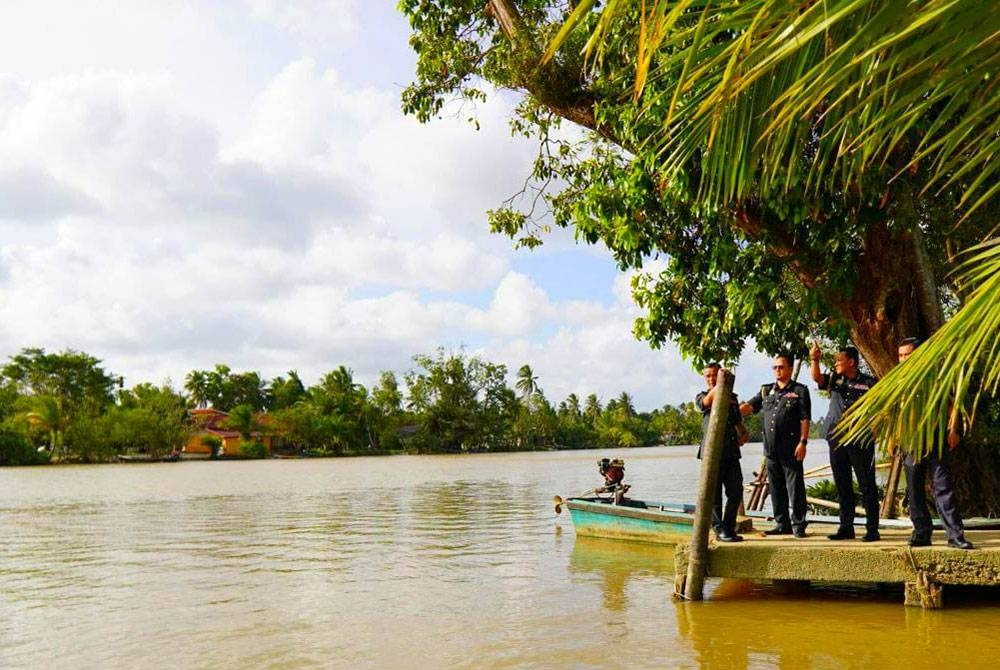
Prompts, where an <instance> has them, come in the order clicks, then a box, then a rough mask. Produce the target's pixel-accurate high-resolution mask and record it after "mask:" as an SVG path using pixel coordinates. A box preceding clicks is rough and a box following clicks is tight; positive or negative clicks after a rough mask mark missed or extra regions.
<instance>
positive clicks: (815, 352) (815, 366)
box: [809, 340, 826, 389]
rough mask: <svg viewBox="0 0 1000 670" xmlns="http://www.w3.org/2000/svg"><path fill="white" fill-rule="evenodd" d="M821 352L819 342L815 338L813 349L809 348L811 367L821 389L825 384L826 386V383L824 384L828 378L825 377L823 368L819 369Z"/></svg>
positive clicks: (814, 378)
mask: <svg viewBox="0 0 1000 670" xmlns="http://www.w3.org/2000/svg"><path fill="white" fill-rule="evenodd" d="M820 354H821V352H820V350H819V343H818V342H816V340H813V345H812V349H810V350H809V367H810V369H811V371H812V378H813V381H814V382H816V384H818V385H819V388H820V389H822V388H823V387H824V386H826V384H824V382H825V381H826V380H825V379H824V377H823V372H822V370H820V369H819V357H820Z"/></svg>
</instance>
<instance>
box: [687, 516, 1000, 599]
mask: <svg viewBox="0 0 1000 670" xmlns="http://www.w3.org/2000/svg"><path fill="white" fill-rule="evenodd" d="M831 532H832V531H831ZM966 537H967V539H968V540H969V541H970V542H972V543H973V544H975V546H976V549H973V550H971V551H964V550H961V549H954V548H952V547H949V546H948V545H947V539H946V538H945V536H944V533H942V532H935V533H934V537H933V542H934V544H933V545H931V546H929V547H916V548H914V547H910V546H908V544H907V539H908V538H909V533H907V532H905V531H883V532H882V540H881V541H879V542H870V543H866V542H860V541H858V540H842V541H832V540H829V539H827V537H826V532H825V531H823V532H818V531H812V532H810V533H809V535H808V536H807V537H805V538H802V539H798V538H793V537H792V536H790V535H782V536H776V537H768V536H763V535H761V534H760V533H759V532H754V533H750V534H746V535H744V538H745V540H744V541H743V542H739V543H732V544H729V543H712V545H711V546H710V548H709V552H708V554H709V556H708V566H707V567H708V576H710V577H730V578H737V579H753V580H773V581H778V582H781V581H796V582H802V581H821V582H856V583H868V584H872V583H889V584H892V583H897V584H898V583H902V584H904V585H906V601H907V602H906V604H907V605H919V606H923V607H925V608H934V607H940V606H941V605H942V587H943V586H944V585H948V584H966V585H978V586H1000V531H966ZM689 555H690V543H689V542H682V543H680V544H678V545H677V546H676V555H675V574H676V575H678V577H677V579H678V580H682V579H683V577H684V575H685V574H686V569H687V565H688V557H689ZM682 585H683V584H682V583H681V584H678V585H677V586H682ZM678 592H681V589H678Z"/></svg>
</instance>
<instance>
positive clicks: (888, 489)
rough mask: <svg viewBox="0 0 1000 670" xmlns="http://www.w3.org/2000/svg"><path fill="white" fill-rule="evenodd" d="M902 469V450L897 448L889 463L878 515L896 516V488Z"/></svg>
mask: <svg viewBox="0 0 1000 670" xmlns="http://www.w3.org/2000/svg"><path fill="white" fill-rule="evenodd" d="M902 471H903V452H902V451H900V450H899V449H897V450H896V453H894V454H893V455H892V462H891V463H890V464H889V477H888V478H887V479H886V482H885V497H884V498H882V508H881V509H880V510H879V516H881V517H882V518H883V519H895V518H896V514H897V510H896V490H897V489H898V488H899V475H900V473H901V472H902Z"/></svg>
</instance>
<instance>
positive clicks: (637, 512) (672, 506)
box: [556, 496, 1000, 544]
mask: <svg viewBox="0 0 1000 670" xmlns="http://www.w3.org/2000/svg"><path fill="white" fill-rule="evenodd" d="M563 506H564V507H566V508H567V509H569V511H570V516H571V518H572V519H573V528H574V529H575V530H576V534H577V535H581V536H587V537H604V538H612V539H621V540H635V541H640V542H654V543H657V544H676V543H677V542H678V541H682V540H686V539H689V538H690V537H691V532H692V529H693V527H694V505H692V504H690V503H675V502H655V501H649V500H635V499H631V498H625V499H623V500H622V501H621V502H620V503H619V504H617V505H615V504H613V501H612V500H611V499H610V498H601V497H578V498H569V499H567V500H563V499H561V498H559V497H558V496H557V499H556V508H557V511H559V508H560V507H563ZM806 520H807V522H808V523H809V526H810V527H811V528H812V530H811V533H815V534H825V533H833V532H834V531H835V530H836V529H837V526H838V525H839V523H840V521H839V519H838V518H837V517H836V516H827V515H818V514H810V515H807V516H806ZM754 521H761V522H765V523H766V526H767V527H770V526H771V525H773V522H772V520H771V517H770V515H769V514H768V513H767V512H747V516H746V517H742V518H741V519H740V521H739V524H738V528H737V532H739V533H748V532H752V531H753V530H754V526H753V523H754ZM854 525H855V526H857V527H859V528H861V530H860V531H859V535H860V534H861V533H863V532H864V530H863V529H864V525H865V519H864V517H856V518H855V521H854ZM817 527H818V528H817ZM934 527H935V529H936V530H940V529H941V528H942V526H941V522H940V521H939V520H938V519H934ZM965 527H966V530H988V529H998V528H1000V519H983V518H973V519H967V520H966V521H965ZM879 528H880V529H881V530H888V529H896V530H903V531H909V530H911V529H912V528H913V525H912V524H911V523H910V520H909V519H879Z"/></svg>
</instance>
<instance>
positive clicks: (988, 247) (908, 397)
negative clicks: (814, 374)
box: [836, 239, 1000, 455]
mask: <svg viewBox="0 0 1000 670" xmlns="http://www.w3.org/2000/svg"><path fill="white" fill-rule="evenodd" d="M970 253H971V254H973V255H971V257H969V258H968V259H967V260H966V261H965V262H963V263H962V264H961V265H960V266H959V268H958V269H957V270H956V275H957V278H958V280H959V282H961V283H962V284H964V285H967V286H969V287H974V288H973V290H972V292H971V294H970V295H969V298H968V300H967V301H966V302H965V304H964V305H963V306H962V308H961V309H960V310H959V311H958V312H957V313H956V314H955V316H953V317H952V318H951V319H950V320H949V321H948V322H947V323H946V324H945V325H944V326H943V327H942V328H941V329H940V330H938V331H937V332H936V333H935V334H934V335H933V336H932V337H931V338H930V339H929V340H928V341H927V342H926V343H924V344H923V345H921V346H920V347H918V348H917V349H916V350H915V351H914V352H913V354H912V355H911V356H910V357H909V358H908V359H907V360H906V361H905V362H904V363H902V364H901V365H899V366H897V367H895V368H893V370H892V371H891V372H890V373H889V374H888V375H886V376H885V377H884V378H883V379H882V380H880V381H879V383H878V384H876V385H875V387H874V388H873V389H872V390H871V391H869V392H868V393H866V394H865V395H864V396H863V397H862V399H861V400H860V401H858V402H857V403H856V404H855V405H854V406H852V407H851V409H850V410H849V411H848V412H847V413H845V414H844V417H843V419H842V420H841V422H840V423H839V424H838V426H837V428H836V433H837V434H839V435H840V437H841V438H842V439H843V440H845V441H849V440H852V439H855V438H858V437H861V436H863V435H865V434H867V433H868V432H869V431H871V432H872V433H873V434H874V435H875V436H876V437H877V439H878V440H879V441H880V442H882V443H883V444H898V445H900V448H901V449H903V451H905V452H907V453H913V454H917V455H922V454H927V453H929V452H931V451H933V450H935V449H943V448H944V445H945V437H946V433H947V431H948V430H950V429H962V428H966V429H967V428H969V427H971V425H972V422H973V420H974V419H975V415H976V411H977V409H978V407H979V403H980V400H981V399H982V397H983V396H984V395H986V394H988V395H995V394H996V393H997V390H998V388H1000V338H998V337H997V333H1000V239H994V240H990V241H989V242H986V243H984V244H981V245H979V246H977V247H973V248H972V249H971V250H970Z"/></svg>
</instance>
